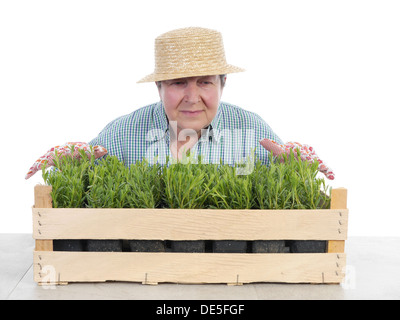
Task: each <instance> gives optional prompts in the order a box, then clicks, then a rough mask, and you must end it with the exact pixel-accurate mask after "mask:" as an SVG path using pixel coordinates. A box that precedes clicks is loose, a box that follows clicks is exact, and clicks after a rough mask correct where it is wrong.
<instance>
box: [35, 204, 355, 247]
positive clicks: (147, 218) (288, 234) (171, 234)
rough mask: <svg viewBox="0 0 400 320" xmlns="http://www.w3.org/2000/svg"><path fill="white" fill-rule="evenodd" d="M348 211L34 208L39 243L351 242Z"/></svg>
mask: <svg viewBox="0 0 400 320" xmlns="http://www.w3.org/2000/svg"><path fill="white" fill-rule="evenodd" d="M347 219H348V210H347V209H339V210H331V209H329V210H328V209H325V210H183V209H52V208H33V221H34V222H33V224H34V228H33V237H34V238H35V239H143V240H146V239H147V240H155V239H160V240H224V239H225V240H232V239H235V240H295V239H301V240H345V239H347Z"/></svg>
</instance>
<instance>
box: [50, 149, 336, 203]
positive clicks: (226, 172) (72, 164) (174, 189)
mask: <svg viewBox="0 0 400 320" xmlns="http://www.w3.org/2000/svg"><path fill="white" fill-rule="evenodd" d="M81 158H82V159H81V160H78V159H72V158H70V157H63V158H60V157H59V156H58V155H57V154H56V159H55V168H56V169H55V170H45V169H43V178H44V181H45V182H46V183H47V184H49V185H52V186H53V190H52V194H51V195H52V198H53V206H54V208H72V207H75V208H84V207H89V208H184V209H200V208H206V209H318V208H329V204H330V194H329V193H330V188H328V187H327V186H326V185H325V180H324V178H319V177H318V176H317V174H318V162H315V163H312V164H310V163H308V162H305V161H301V160H300V157H299V155H298V154H294V153H293V152H292V153H291V154H290V155H289V156H286V155H284V159H283V160H284V161H281V158H273V157H272V155H271V158H270V166H269V167H266V166H265V165H263V164H262V163H261V162H260V161H258V160H257V161H255V165H254V167H253V170H252V171H249V172H248V174H246V175H243V174H238V170H239V167H237V166H230V165H227V164H222V163H220V164H204V163H202V162H201V158H198V159H197V160H198V161H194V159H193V158H186V159H185V161H183V162H179V163H177V162H172V163H169V164H168V165H167V164H166V165H159V164H155V165H149V163H148V162H147V161H146V160H143V161H139V162H136V163H135V164H132V165H130V167H127V166H125V164H124V163H123V162H121V161H119V160H118V159H117V158H116V157H115V156H107V157H105V158H103V159H101V160H97V161H95V160H93V159H94V157H91V160H90V159H88V157H87V156H86V154H85V153H84V152H82V154H81ZM248 161H254V160H251V158H250V159H249V160H248ZM167 163H168V162H167Z"/></svg>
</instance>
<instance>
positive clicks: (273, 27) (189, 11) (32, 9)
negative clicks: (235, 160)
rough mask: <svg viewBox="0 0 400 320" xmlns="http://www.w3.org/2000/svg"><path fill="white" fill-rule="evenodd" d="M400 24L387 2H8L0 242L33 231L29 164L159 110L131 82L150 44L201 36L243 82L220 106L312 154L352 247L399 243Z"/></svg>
mask: <svg viewBox="0 0 400 320" xmlns="http://www.w3.org/2000/svg"><path fill="white" fill-rule="evenodd" d="M399 17H400V3H399V2H398V1H385V0H379V1H368V0H363V1H352V0H346V1H321V0H319V1H298V0H297V1H265V0H263V1H256V0H247V1H243V0H241V1H235V0H212V1H209V0H202V1H187V0H168V1H155V0H147V1H119V0H118V1H99V0H96V1H87V0H79V1H71V0H70V1H55V0H51V1H33V0H30V1H19V0H13V1H11V0H9V1H6V0H0V112H1V126H0V137H1V149H0V150H1V151H0V152H1V159H0V161H1V166H0V168H1V184H0V188H1V189H0V197H1V201H0V204H1V208H0V232H1V233H14V232H23V233H30V232H31V206H32V205H33V187H34V186H35V185H36V184H37V183H41V182H42V178H41V174H40V173H38V174H37V175H35V176H34V177H33V178H31V179H30V180H27V181H25V180H24V176H25V174H26V172H27V171H28V169H29V168H30V166H31V165H32V164H33V162H34V161H35V160H36V159H37V158H38V157H39V156H41V155H42V154H44V153H45V152H46V151H47V150H48V149H49V148H50V147H52V146H54V145H57V144H63V143H65V142H67V141H90V140H91V139H92V138H94V137H95V136H97V134H98V133H99V132H100V130H101V129H102V128H103V127H104V126H105V125H106V124H107V123H108V122H110V121H111V120H113V119H114V118H116V117H118V116H121V115H124V114H127V113H130V112H132V111H134V110H135V109H137V108H139V107H142V106H144V105H147V104H150V103H153V102H156V101H158V100H159V98H158V94H157V90H156V86H155V85H154V84H152V83H149V84H136V82H137V81H138V80H139V79H141V78H142V77H144V76H146V75H147V74H150V73H152V72H153V68H154V56H153V50H154V38H155V37H157V36H158V35H160V34H161V33H164V32H166V31H169V30H172V29H175V28H181V27H188V26H201V27H207V28H213V29H217V30H219V31H220V32H221V33H222V34H223V37H224V43H225V49H226V55H227V60H228V63H231V64H234V65H237V66H239V67H243V68H245V69H246V70H247V71H246V72H245V73H240V74H232V75H230V76H228V82H227V86H226V88H225V91H224V95H223V99H222V100H223V101H226V102H229V103H233V104H236V105H239V106H240V107H242V108H245V109H247V110H251V111H254V112H257V113H258V114H260V115H261V116H262V117H263V118H264V119H265V120H266V121H267V122H268V123H269V125H270V126H271V127H272V128H273V130H274V131H275V132H276V133H277V134H278V135H279V136H280V137H281V138H282V139H283V140H284V141H299V142H301V143H306V144H310V145H312V146H313V147H314V148H315V149H316V151H317V153H318V155H319V156H320V157H321V158H322V159H323V160H324V161H326V163H327V164H328V165H329V166H330V167H331V168H332V169H333V170H334V172H335V173H336V176H337V178H336V180H334V181H333V182H329V184H330V185H331V186H332V187H346V188H347V189H348V197H349V198H348V207H349V208H350V229H349V235H350V236H399V235H400V233H399V225H400V209H399V206H398V205H397V200H398V199H399V196H400V192H399V189H398V182H399V178H400V177H399V165H398V164H399V163H400V161H399V159H400V151H399V150H400V148H399V141H398V138H399V113H398V109H399V107H400V92H399V91H400V90H399V89H400V18H399Z"/></svg>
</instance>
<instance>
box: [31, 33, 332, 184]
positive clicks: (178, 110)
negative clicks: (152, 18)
mask: <svg viewBox="0 0 400 320" xmlns="http://www.w3.org/2000/svg"><path fill="white" fill-rule="evenodd" d="M241 71H243V69H241V68H238V67H235V66H232V65H230V64H227V62H226V59H225V51H224V47H223V42H222V36H221V34H220V33H219V32H217V31H215V30H210V29H204V28H184V29H177V30H173V31H170V32H167V33H165V34H163V35H161V36H159V37H158V38H156V41H155V70H154V73H152V74H150V75H148V76H147V77H145V78H143V79H142V80H140V81H139V82H155V83H156V85H157V89H158V92H159V96H160V101H159V102H157V103H154V104H151V105H148V106H145V107H143V108H140V109H138V110H136V111H134V112H132V113H131V114H128V115H125V116H122V117H119V118H117V119H115V120H114V121H112V122H110V123H109V124H108V125H107V126H106V127H105V128H104V129H103V130H102V131H101V132H100V134H99V135H98V136H97V137H96V138H95V139H93V140H92V141H91V142H90V143H89V144H87V143H67V144H66V145H63V146H61V147H60V146H56V147H54V148H52V149H50V150H49V151H48V152H47V153H46V154H45V155H43V156H42V157H40V158H39V159H38V160H37V161H36V162H35V163H34V165H33V166H32V167H31V168H30V170H29V172H28V173H27V175H26V177H25V178H26V179H29V178H30V177H31V176H33V175H34V174H35V173H36V172H37V171H38V170H40V169H41V167H42V165H44V164H46V165H47V166H51V165H53V164H54V163H53V162H52V161H53V159H54V156H55V151H56V150H57V151H58V154H59V155H66V156H67V155H71V153H70V152H71V148H70V147H71V144H72V145H74V150H75V153H76V154H74V155H73V156H74V157H79V149H84V150H85V152H89V150H90V145H91V146H95V147H94V155H95V157H96V158H98V157H101V156H103V155H104V154H105V153H107V151H108V154H110V155H115V156H117V157H118V158H119V160H121V161H123V162H124V163H125V164H126V165H127V166H129V165H131V164H132V163H135V162H136V161H138V160H139V161H141V160H143V159H147V160H148V162H149V163H150V164H152V163H155V162H158V163H160V164H165V163H166V161H167V159H174V160H175V161H182V159H183V158H184V157H185V156H186V155H187V154H188V153H190V154H191V155H192V156H193V159H194V160H196V159H198V156H201V161H202V163H215V164H219V163H221V162H222V163H223V164H230V165H233V164H238V163H243V162H245V161H247V160H249V159H250V161H249V162H248V163H250V164H251V163H254V162H253V160H260V161H261V162H262V163H264V164H267V165H268V162H269V152H273V153H274V155H279V154H282V153H289V152H291V150H296V152H299V153H300V156H301V159H302V160H305V161H310V162H313V161H315V160H317V161H318V162H319V164H320V165H319V170H320V171H321V172H322V173H324V174H325V175H326V176H327V177H328V179H334V174H333V172H332V170H330V169H329V168H328V167H327V166H326V165H325V164H324V163H323V162H322V160H321V159H319V158H318V156H317V155H316V154H315V151H314V149H313V148H312V147H310V146H307V145H301V144H299V143H297V142H288V143H286V144H283V143H282V141H281V140H280V138H279V137H278V136H277V135H276V134H275V133H274V132H273V131H272V129H271V128H270V127H269V125H268V124H267V123H266V122H265V121H264V120H263V119H261V117H260V116H258V115H257V114H255V113H253V112H250V111H246V110H244V109H242V108H239V107H237V106H234V105H231V104H228V103H225V102H222V101H221V97H222V92H223V90H224V87H225V82H226V75H227V74H230V73H234V72H241ZM104 147H105V148H104ZM89 155H90V154H89ZM250 156H251V158H250ZM253 156H254V158H253ZM250 172H251V171H249V170H244V171H243V170H242V172H241V173H239V174H247V173H250Z"/></svg>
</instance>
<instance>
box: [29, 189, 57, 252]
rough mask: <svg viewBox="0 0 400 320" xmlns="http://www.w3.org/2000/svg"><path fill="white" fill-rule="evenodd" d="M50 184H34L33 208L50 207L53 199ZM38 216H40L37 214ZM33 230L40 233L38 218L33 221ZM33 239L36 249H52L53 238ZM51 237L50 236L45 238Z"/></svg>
mask: <svg viewBox="0 0 400 320" xmlns="http://www.w3.org/2000/svg"><path fill="white" fill-rule="evenodd" d="M51 190H52V187H51V186H43V185H36V186H35V188H34V194H35V208H52V207H53V200H52V199H51ZM39 218H40V216H39ZM33 232H34V233H35V232H37V233H39V234H40V232H41V231H40V220H37V221H34V222H33ZM43 239H44V240H35V247H36V250H40V251H53V240H46V238H43ZM47 239H52V238H47Z"/></svg>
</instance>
